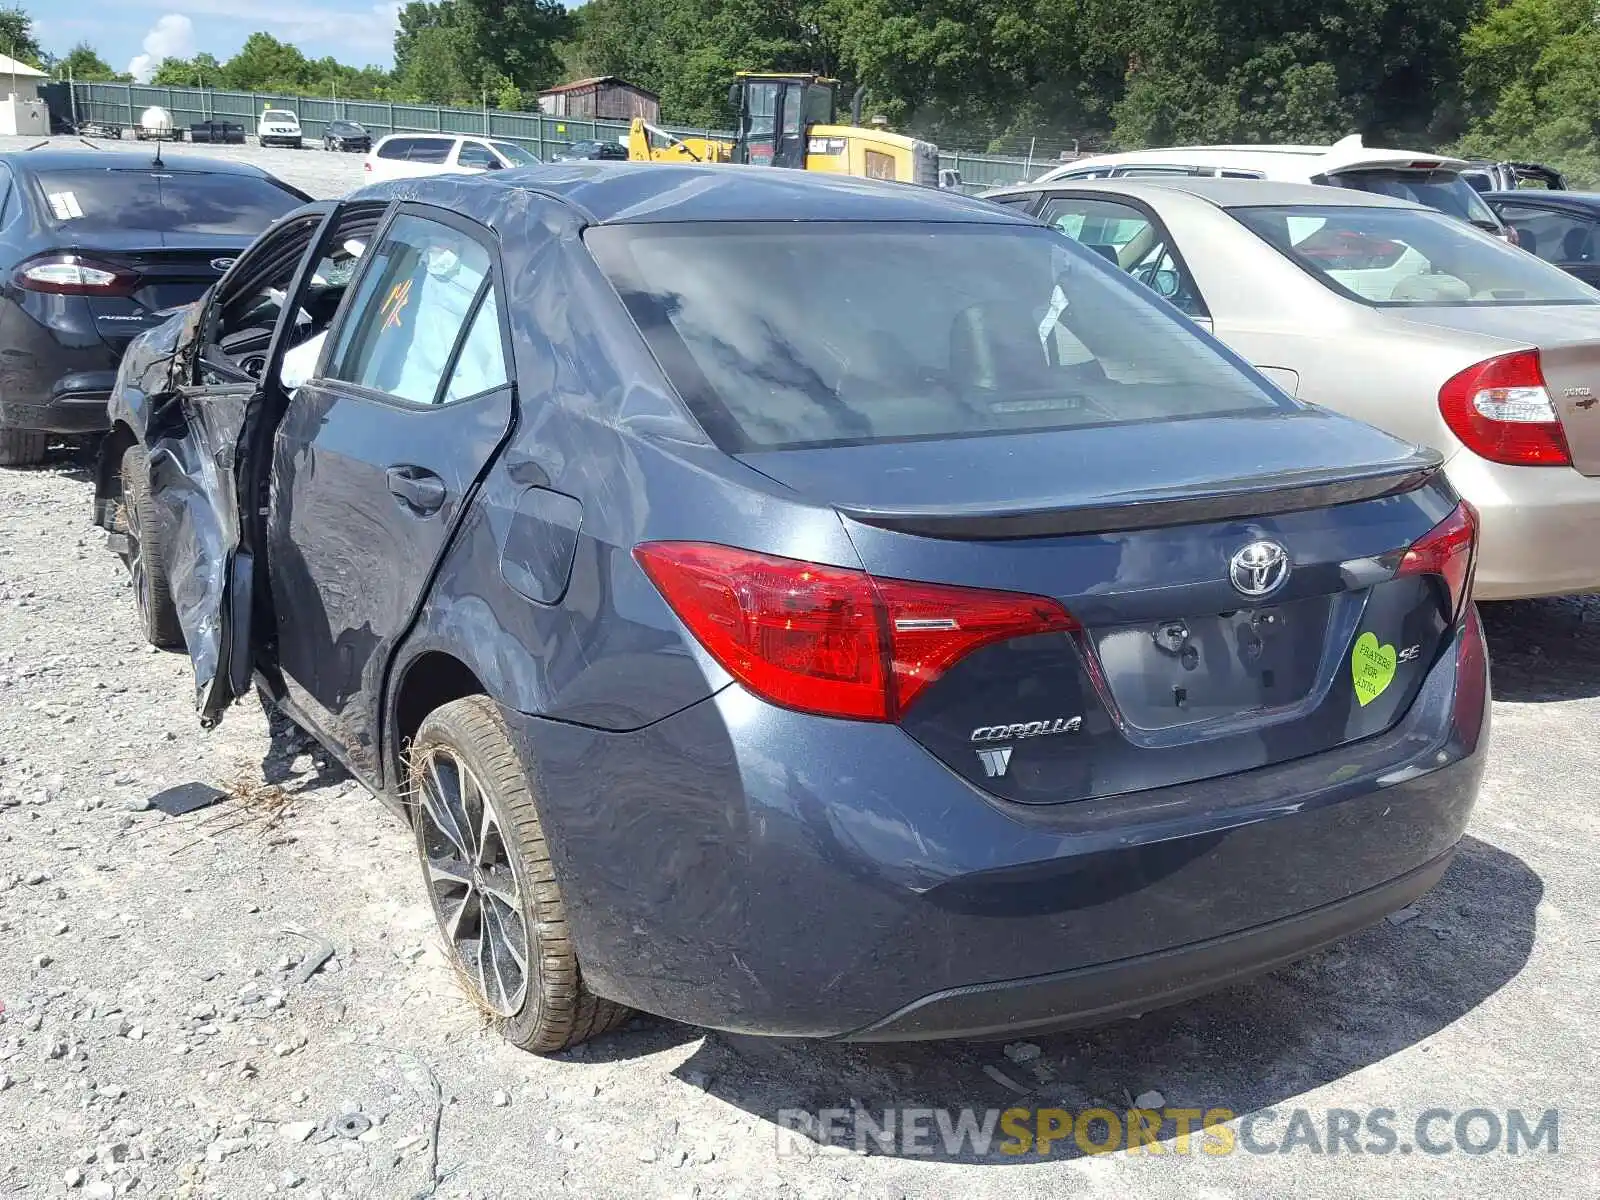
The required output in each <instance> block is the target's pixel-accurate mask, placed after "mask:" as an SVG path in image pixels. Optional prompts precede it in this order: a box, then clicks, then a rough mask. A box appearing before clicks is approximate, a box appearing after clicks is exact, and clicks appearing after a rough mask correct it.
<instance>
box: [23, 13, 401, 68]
mask: <svg viewBox="0 0 1600 1200" xmlns="http://www.w3.org/2000/svg"><path fill="white" fill-rule="evenodd" d="M11 2H12V3H20V6H21V7H22V8H23V9H24V10H25V11H26V12H27V13H28V15H29V16H31V17H32V18H33V25H34V29H35V30H36V31H37V32H38V35H39V40H40V42H41V43H42V44H43V46H44V48H45V49H46V50H51V51H54V52H55V53H57V54H63V53H65V52H66V51H68V50H70V49H71V48H72V47H73V46H74V45H76V44H77V43H78V42H80V41H87V42H89V44H90V45H92V46H94V47H95V49H97V50H98V51H99V52H100V57H102V58H104V59H105V60H106V61H107V62H108V63H110V64H111V65H112V66H113V67H115V68H116V69H117V70H119V71H121V70H127V69H128V68H129V65H130V64H131V63H133V62H134V60H135V59H137V58H138V57H139V56H141V55H149V56H150V57H151V58H152V59H153V60H154V61H155V62H159V61H160V60H161V59H162V58H163V57H165V56H167V55H175V56H177V57H180V58H188V57H189V56H191V55H192V54H194V53H195V52H196V51H200V50H208V51H210V52H211V53H212V54H215V55H216V56H217V57H218V58H219V59H225V58H227V57H228V56H230V55H231V54H233V53H234V51H236V50H238V48H239V47H240V45H242V44H243V42H244V39H245V38H247V37H249V36H250V34H252V33H254V32H255V31H256V30H258V29H261V30H265V31H266V32H267V33H270V34H272V35H273V36H274V37H277V38H280V39H282V40H283V41H286V42H293V43H294V44H295V45H297V46H299V47H300V49H301V50H303V51H304V52H305V53H306V54H307V55H308V56H309V57H311V58H321V57H322V56H323V55H325V54H331V55H333V56H334V57H336V58H339V59H341V60H342V61H344V62H348V63H351V64H352V65H354V66H364V65H366V64H367V63H376V64H378V65H379V66H384V67H387V66H390V65H392V64H393V61H394V55H393V43H394V26H395V14H396V13H397V12H398V11H399V10H400V8H401V4H400V3H399V0H90V2H89V3H87V4H73V3H69V2H67V0H11Z"/></svg>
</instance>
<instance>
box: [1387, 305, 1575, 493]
mask: <svg viewBox="0 0 1600 1200" xmlns="http://www.w3.org/2000/svg"><path fill="white" fill-rule="evenodd" d="M1404 317H1405V319H1406V320H1408V321H1411V322H1414V323H1416V324H1420V325H1429V326H1432V327H1434V328H1436V329H1448V330H1453V331H1456V332H1459V333H1464V334H1469V335H1472V336H1473V337H1476V338H1482V339H1484V341H1485V343H1486V344H1485V345H1484V346H1483V349H1482V354H1481V355H1480V358H1490V357H1492V356H1494V355H1496V354H1504V353H1506V352H1507V351H1509V350H1513V349H1517V348H1520V347H1522V346H1532V347H1536V348H1537V349H1538V351H1539V365H1540V367H1541V369H1542V370H1543V372H1544V377H1545V383H1546V385H1547V386H1548V388H1549V392H1550V401H1551V403H1552V404H1553V405H1554V406H1555V410H1556V416H1557V417H1558V418H1560V421H1561V427H1562V431H1563V432H1564V433H1565V434H1566V439H1567V448H1568V450H1570V451H1571V453H1572V465H1573V466H1574V467H1575V468H1577V470H1578V471H1579V472H1580V473H1582V474H1584V475H1590V476H1595V475H1600V304H1530V305H1520V304H1494V305H1463V306H1460V307H1455V308H1444V307H1441V308H1407V309H1406V310H1405V314H1404Z"/></svg>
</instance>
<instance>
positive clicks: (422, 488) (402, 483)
mask: <svg viewBox="0 0 1600 1200" xmlns="http://www.w3.org/2000/svg"><path fill="white" fill-rule="evenodd" d="M388 478H389V492H390V494H391V495H394V496H398V497H399V498H400V499H401V500H404V501H405V502H406V504H407V505H408V506H409V507H410V508H411V509H412V510H413V511H414V512H418V513H422V514H423V515H427V514H429V513H436V512H438V511H439V509H440V508H442V507H443V506H444V500H445V494H446V493H445V486H444V480H442V479H440V478H439V477H438V476H437V475H435V474H434V473H433V472H432V471H429V470H427V469H426V468H423V467H411V466H404V467H390V468H389V477H388Z"/></svg>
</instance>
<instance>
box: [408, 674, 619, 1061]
mask: <svg viewBox="0 0 1600 1200" xmlns="http://www.w3.org/2000/svg"><path fill="white" fill-rule="evenodd" d="M463 766H464V767H465V768H466V771H465V773H463V772H462V771H461V767H463ZM474 784H475V786H474ZM452 789H453V790H454V796H455V799H454V800H452V799H450V793H451V792H452ZM474 794H476V795H477V796H479V797H481V801H480V802H479V804H478V807H477V808H476V809H475V808H474V802H473V800H472V796H473V795H474ZM408 796H409V798H410V802H411V807H412V826H413V829H414V830H415V833H416V845H417V858H418V861H419V863H420V865H421V866H422V871H423V880H424V884H425V886H426V887H427V889H428V897H429V901H430V902H431V903H432V905H433V914H434V917H435V919H436V920H437V921H438V924H439V932H440V935H441V937H443V939H444V942H445V947H446V952H447V954H448V955H449V958H450V962H451V965H452V966H454V967H455V970H456V973H457V975H459V976H460V979H461V984H462V986H463V987H464V988H465V989H466V992H467V995H468V996H469V997H470V998H471V999H472V1001H473V1003H474V1004H476V1005H477V1006H478V1007H479V1008H480V1009H481V1010H482V1011H483V1012H484V1014H485V1016H486V1017H487V1018H488V1019H489V1021H490V1022H491V1023H492V1024H493V1025H494V1026H495V1027H496V1028H497V1029H498V1030H499V1032H500V1034H501V1036H502V1037H504V1038H505V1039H506V1040H507V1041H508V1042H510V1043H511V1044H512V1045H514V1046H518V1047H520V1048H522V1049H524V1050H529V1051H532V1052H533V1053H535V1054H550V1053H554V1052H556V1051H558V1050H565V1049H567V1048H568V1047H571V1046H576V1045H577V1044H578V1043H580V1042H584V1041H587V1040H589V1039H590V1038H592V1037H596V1036H598V1035H599V1034H602V1033H606V1032H608V1031H610V1030H612V1029H615V1028H616V1027H617V1026H619V1025H621V1024H622V1023H623V1022H624V1021H626V1020H627V1019H628V1018H629V1016H630V1015H631V1014H632V1010H630V1009H628V1008H626V1007H624V1006H623V1005H620V1004H616V1003H613V1002H612V1001H610V1000H605V999H602V998H601V997H599V996H597V995H595V994H594V993H593V992H591V991H590V990H589V989H588V987H587V986H586V985H585V984H584V981H583V973H582V971H581V970H580V968H579V964H578V957H577V954H576V953H575V951H574V950H573V947H572V942H571V939H570V937H569V936H568V933H567V916H566V909H565V907H564V906H563V904H562V900H561V890H560V887H559V886H558V884H557V883H556V877H555V873H554V871H553V870H552V869H551V865H550V853H549V849H548V847H547V846H546V844H545V838H544V829H543V826H542V825H541V824H540V823H539V811H538V806H537V804H536V803H535V801H534V794H533V788H532V787H531V786H530V783H529V779H528V775H527V773H526V772H525V771H524V770H523V767H522V764H521V762H520V761H519V759H518V758H517V752H516V750H515V749H514V747H513V746H512V742H511V735H510V732H509V731H508V730H507V728H506V724H505V720H504V719H503V718H502V717H501V715H500V710H499V709H498V708H497V707H496V705H495V703H494V702H493V701H492V700H490V699H489V698H488V697H487V696H468V697H466V698H465V699H462V700H456V701H453V702H451V703H450V704H446V705H445V706H444V707H443V708H439V709H436V710H435V711H434V712H432V713H431V714H429V716H428V717H427V719H426V720H424V721H423V723H422V728H421V729H420V730H418V732H417V736H416V739H415V741H413V743H412V746H411V753H410V759H409V780H408ZM483 804H487V806H488V809H489V815H488V816H485V815H484V813H483V809H482V805H483ZM452 805H455V806H456V807H458V808H459V809H460V810H461V811H462V813H463V814H464V815H467V816H469V817H471V818H472V819H471V820H467V821H456V820H454V818H453V817H452V816H450V814H449V813H448V811H445V810H448V809H449V808H450V807H451V806H452ZM491 820H492V823H493V825H494V828H491V827H490V825H491ZM447 824H452V825H454V827H455V829H456V833H457V834H461V835H462V838H461V840H460V841H458V840H457V837H456V836H454V835H452V834H450V833H446V832H445V827H446V825H447ZM473 825H476V827H477V832H471V833H465V832H464V830H465V829H467V828H470V827H471V826H473ZM463 842H465V843H466V844H465V845H463ZM463 858H470V859H472V860H473V865H472V866H470V867H468V868H466V869H465V870H462V871H459V872H455V871H454V870H453V868H452V866H451V864H452V863H459V862H460V861H461V860H462V859H463ZM502 862H503V864H504V865H503V866H502V865H501V864H502ZM497 868H498V869H497ZM507 868H509V871H507ZM441 869H442V870H443V871H444V872H446V873H445V874H440V873H439V872H440V871H441ZM458 876H459V877H458ZM468 876H470V877H471V882H468V879H467V877H468ZM513 888H514V891H513ZM513 911H516V915H517V918H519V919H520V922H521V927H520V929H518V928H516V921H514V920H511V919H509V917H508V914H510V913H512V912H513ZM452 922H454V925H452ZM474 933H476V934H477V935H478V936H477V937H476V938H474V937H473V936H472V935H473V934H474ZM519 935H520V937H521V941H520V943H519V942H518V940H517V939H518V936H519ZM519 944H520V947H521V953H522V957H523V959H524V963H523V965H522V971H521V977H520V989H519V988H516V987H512V986H508V984H507V980H506V978H505V974H504V972H503V971H501V970H499V969H497V968H499V967H505V968H513V969H514V968H515V967H516V966H517V963H516V962H515V953H516V947H517V946H518V945H519ZM508 946H509V950H508V949H507V947H508ZM494 947H498V950H495V949H494ZM491 974H492V975H493V979H492V980H490V975H491ZM512 974H513V975H515V974H516V972H515V970H512Z"/></svg>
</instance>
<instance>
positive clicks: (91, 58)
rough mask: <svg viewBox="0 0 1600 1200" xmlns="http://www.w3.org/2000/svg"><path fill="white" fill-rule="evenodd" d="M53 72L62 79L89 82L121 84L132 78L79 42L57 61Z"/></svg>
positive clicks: (93, 49)
mask: <svg viewBox="0 0 1600 1200" xmlns="http://www.w3.org/2000/svg"><path fill="white" fill-rule="evenodd" d="M55 72H56V74H57V75H59V76H60V77H61V78H62V79H75V80H87V81H89V82H96V81H102V82H103V81H109V82H123V81H126V80H129V79H131V78H132V76H130V75H125V74H122V73H121V72H119V71H117V70H115V69H113V68H112V66H111V64H110V63H108V62H106V60H105V59H103V58H101V57H100V55H99V54H98V53H96V51H95V48H94V47H93V46H91V45H89V43H88V42H79V43H78V44H77V45H76V46H74V47H73V48H72V49H71V50H69V51H68V52H67V55H66V57H65V58H62V59H59V60H58V61H57V62H56V64H55Z"/></svg>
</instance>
